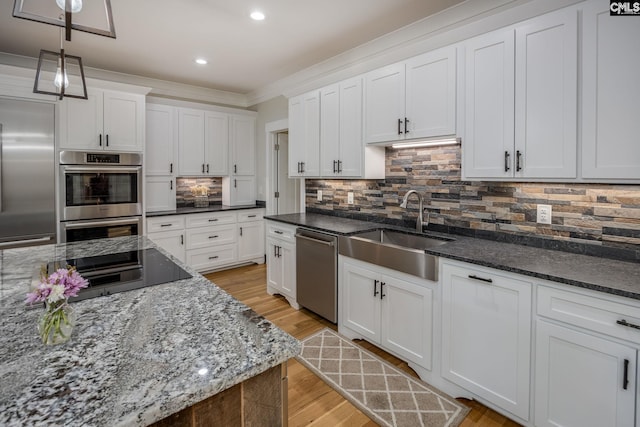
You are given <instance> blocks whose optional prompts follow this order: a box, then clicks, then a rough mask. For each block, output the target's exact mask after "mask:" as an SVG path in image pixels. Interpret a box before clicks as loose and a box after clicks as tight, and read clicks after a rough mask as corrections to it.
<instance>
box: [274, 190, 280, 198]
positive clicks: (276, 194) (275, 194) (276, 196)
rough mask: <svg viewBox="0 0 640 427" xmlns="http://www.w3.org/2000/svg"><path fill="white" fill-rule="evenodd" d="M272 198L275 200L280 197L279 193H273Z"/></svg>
mask: <svg viewBox="0 0 640 427" xmlns="http://www.w3.org/2000/svg"><path fill="white" fill-rule="evenodd" d="M273 197H275V198H276V199H277V198H278V197H280V192H279V191H276V192H275V193H274V195H273Z"/></svg>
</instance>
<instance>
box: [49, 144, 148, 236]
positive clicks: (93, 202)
mask: <svg viewBox="0 0 640 427" xmlns="http://www.w3.org/2000/svg"><path fill="white" fill-rule="evenodd" d="M60 187H61V188H60V241H62V242H74V241H80V240H88V239H98V238H105V237H118V236H128V235H138V234H142V155H141V154H138V153H107V152H102V153H88V152H82V151H61V152H60Z"/></svg>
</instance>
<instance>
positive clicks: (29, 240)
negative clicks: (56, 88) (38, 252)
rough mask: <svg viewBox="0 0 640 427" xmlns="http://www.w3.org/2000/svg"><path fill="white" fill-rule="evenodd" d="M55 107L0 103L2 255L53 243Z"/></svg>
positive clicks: (1, 100)
mask: <svg viewBox="0 0 640 427" xmlns="http://www.w3.org/2000/svg"><path fill="white" fill-rule="evenodd" d="M54 123H55V107H54V105H53V104H51V103H45V102H37V101H26V100H18V99H9V98H1V97H0V249H7V248H13V247H21V246H31V245H37V244H47V243H55V242H56V213H55V164H54V163H55V160H54V150H55V146H54Z"/></svg>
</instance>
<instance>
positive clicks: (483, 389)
mask: <svg viewBox="0 0 640 427" xmlns="http://www.w3.org/2000/svg"><path fill="white" fill-rule="evenodd" d="M530 338H531V284H530V283H528V282H523V281H520V280H516V279H513V278H507V277H504V276H499V275H497V274H493V273H488V272H487V271H486V270H475V269H471V268H463V267H460V266H453V265H449V264H443V268H442V376H443V377H444V378H446V379H448V380H449V381H451V382H453V383H455V384H458V385H459V386H461V387H463V388H465V389H467V390H469V391H471V392H472V393H475V394H477V395H478V396H480V397H482V398H484V399H486V400H487V401H489V402H491V403H493V404H495V405H497V406H498V407H500V408H502V409H504V410H506V411H509V412H510V413H512V414H514V415H516V416H518V417H520V418H522V419H523V420H528V419H529V373H530V351H531V339H530Z"/></svg>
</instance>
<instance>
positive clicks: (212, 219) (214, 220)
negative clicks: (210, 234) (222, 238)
mask: <svg viewBox="0 0 640 427" xmlns="http://www.w3.org/2000/svg"><path fill="white" fill-rule="evenodd" d="M217 220H218V218H211V219H210V220H209V222H216V221H217Z"/></svg>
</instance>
